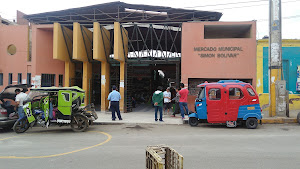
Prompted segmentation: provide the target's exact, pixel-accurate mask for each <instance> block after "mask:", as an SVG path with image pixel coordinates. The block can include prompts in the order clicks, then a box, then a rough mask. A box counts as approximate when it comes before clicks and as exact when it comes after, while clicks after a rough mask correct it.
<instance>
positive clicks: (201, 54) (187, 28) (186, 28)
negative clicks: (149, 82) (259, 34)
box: [181, 21, 256, 109]
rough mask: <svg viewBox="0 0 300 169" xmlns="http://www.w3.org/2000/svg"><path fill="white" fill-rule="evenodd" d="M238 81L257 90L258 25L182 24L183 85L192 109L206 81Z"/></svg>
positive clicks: (244, 23)
mask: <svg viewBox="0 0 300 169" xmlns="http://www.w3.org/2000/svg"><path fill="white" fill-rule="evenodd" d="M221 79H224V80H226V79H228V80H230V79H232V80H235V79H238V80H242V81H245V82H248V83H251V84H252V85H253V86H254V87H255V86H256V22H255V21H251V22H198V23H183V26H182V53H181V81H182V83H184V84H185V86H188V88H189V90H190V98H189V103H191V104H190V106H189V107H190V108H191V109H194V108H193V107H194V106H193V102H194V100H195V97H196V95H197V94H198V93H197V92H198V89H197V85H198V84H200V83H203V82H205V81H208V82H216V81H218V80H221Z"/></svg>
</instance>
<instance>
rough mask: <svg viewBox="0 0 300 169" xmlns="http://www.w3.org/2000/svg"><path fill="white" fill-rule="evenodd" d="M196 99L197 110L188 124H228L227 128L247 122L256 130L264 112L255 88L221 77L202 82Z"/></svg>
mask: <svg viewBox="0 0 300 169" xmlns="http://www.w3.org/2000/svg"><path fill="white" fill-rule="evenodd" d="M197 87H199V88H200V91H199V94H198V96H197V98H196V100H195V110H196V112H195V113H191V114H189V124H190V125H191V126H197V125H198V124H199V122H204V123H223V124H224V123H226V125H227V127H236V126H237V125H238V124H246V127H247V128H248V129H255V128H257V126H258V121H260V122H261V119H262V114H261V108H260V105H259V99H258V95H257V93H256V92H255V90H254V89H253V87H252V86H251V85H250V84H248V83H244V82H242V81H239V80H220V81H219V82H217V83H207V82H205V83H202V84H200V85H198V86H197Z"/></svg>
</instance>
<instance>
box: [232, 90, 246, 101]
mask: <svg viewBox="0 0 300 169" xmlns="http://www.w3.org/2000/svg"><path fill="white" fill-rule="evenodd" d="M243 97H244V94H243V92H242V90H241V89H240V88H229V99H230V100H237V99H241V98H243Z"/></svg>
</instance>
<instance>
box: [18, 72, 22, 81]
mask: <svg viewBox="0 0 300 169" xmlns="http://www.w3.org/2000/svg"><path fill="white" fill-rule="evenodd" d="M18 84H22V73H18Z"/></svg>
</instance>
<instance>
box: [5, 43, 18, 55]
mask: <svg viewBox="0 0 300 169" xmlns="http://www.w3.org/2000/svg"><path fill="white" fill-rule="evenodd" d="M7 53H8V54H9V55H14V54H16V53H17V48H16V46H15V45H14V44H11V45H9V46H8V47H7Z"/></svg>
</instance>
